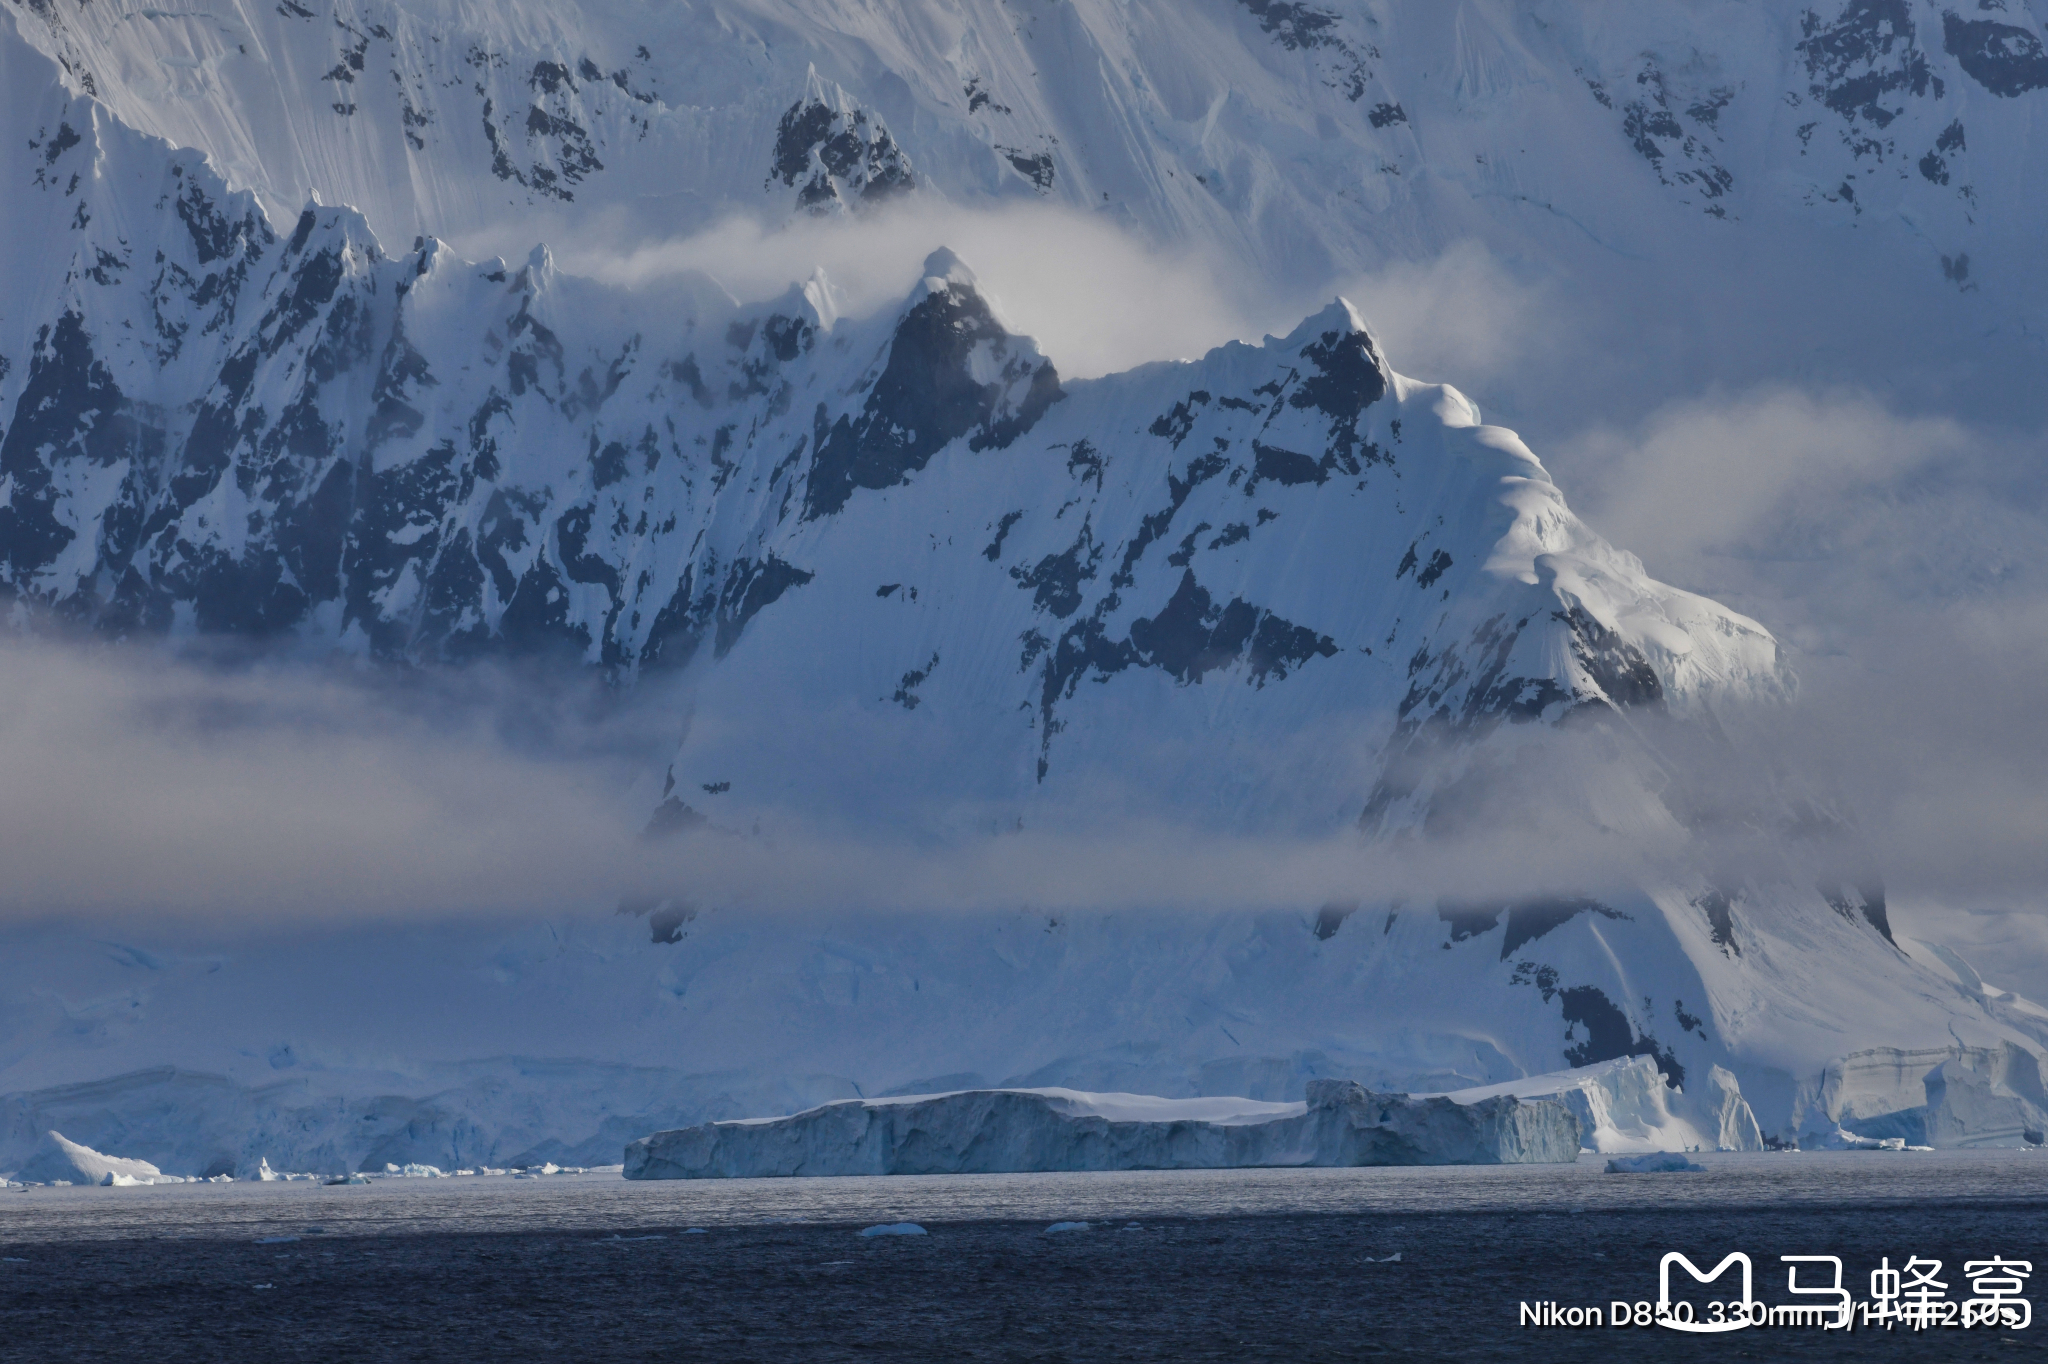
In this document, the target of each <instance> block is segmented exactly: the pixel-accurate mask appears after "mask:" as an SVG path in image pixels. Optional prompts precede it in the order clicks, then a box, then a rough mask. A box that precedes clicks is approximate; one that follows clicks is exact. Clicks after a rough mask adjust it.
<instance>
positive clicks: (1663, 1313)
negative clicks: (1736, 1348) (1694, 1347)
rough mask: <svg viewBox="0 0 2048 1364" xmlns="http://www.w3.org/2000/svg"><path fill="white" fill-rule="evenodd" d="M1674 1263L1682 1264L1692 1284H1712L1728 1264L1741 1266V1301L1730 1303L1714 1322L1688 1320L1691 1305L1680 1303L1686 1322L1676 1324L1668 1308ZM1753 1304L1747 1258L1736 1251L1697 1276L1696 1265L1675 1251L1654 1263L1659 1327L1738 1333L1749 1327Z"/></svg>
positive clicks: (1698, 1272) (1676, 1320)
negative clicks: (1722, 1314) (1723, 1313)
mask: <svg viewBox="0 0 2048 1364" xmlns="http://www.w3.org/2000/svg"><path fill="white" fill-rule="evenodd" d="M1674 1264H1681V1265H1684V1266H1685V1272H1686V1273H1688V1274H1690V1275H1692V1277H1693V1281H1694V1282H1695V1283H1712V1282H1713V1281H1714V1280H1716V1279H1718V1278H1720V1277H1721V1275H1722V1274H1723V1273H1724V1272H1726V1270H1727V1268H1728V1266H1730V1265H1732V1264H1740V1265H1741V1266H1742V1300H1741V1301H1740V1302H1734V1303H1730V1304H1729V1305H1728V1307H1727V1309H1726V1313H1725V1315H1724V1316H1722V1318H1721V1320H1718V1321H1693V1320H1690V1318H1691V1316H1692V1304H1691V1303H1681V1304H1680V1307H1681V1308H1683V1309H1684V1312H1685V1316H1686V1317H1687V1318H1688V1319H1687V1320H1685V1321H1680V1320H1679V1319H1678V1315H1677V1313H1676V1312H1674V1310H1673V1309H1672V1306H1671V1266H1672V1265H1674ZM1754 1302H1755V1299H1754V1298H1753V1297H1751V1296H1750V1264H1749V1257H1748V1256H1747V1255H1744V1254H1743V1253H1742V1252H1741V1251H1739V1250H1737V1251H1731V1252H1729V1255H1728V1258H1727V1259H1725V1260H1723V1261H1721V1263H1720V1264H1717V1265H1715V1266H1714V1268H1713V1271H1712V1272H1711V1273H1704V1274H1703V1273H1701V1272H1700V1267H1699V1266H1698V1265H1696V1264H1694V1263H1693V1262H1692V1261H1691V1260H1688V1259H1686V1258H1685V1256H1683V1255H1681V1254H1679V1253H1678V1252H1677V1251H1675V1250H1674V1251H1672V1252H1671V1253H1670V1254H1668V1255H1666V1256H1665V1257H1664V1258H1663V1259H1662V1260H1661V1261H1659V1262H1658V1265H1657V1320H1658V1321H1659V1322H1660V1323H1661V1324H1663V1325H1665V1326H1669V1327H1670V1328H1671V1329H1672V1330H1674V1331H1697V1332H1702V1333H1705V1332H1713V1331H1740V1330H1741V1329H1742V1328H1743V1327H1745V1326H1747V1325H1749V1323H1750V1308H1751V1306H1752V1304H1753V1303H1754ZM1717 1307H1718V1305H1717Z"/></svg>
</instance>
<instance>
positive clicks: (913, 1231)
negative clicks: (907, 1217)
mask: <svg viewBox="0 0 2048 1364" xmlns="http://www.w3.org/2000/svg"><path fill="white" fill-rule="evenodd" d="M860 1234H861V1235H862V1236H923V1235H924V1234H925V1229H924V1228H923V1227H920V1226H919V1225H918V1224H917V1223H915V1222H885V1223H883V1224H882V1225H881V1226H878V1227H862V1228H861V1231H860Z"/></svg>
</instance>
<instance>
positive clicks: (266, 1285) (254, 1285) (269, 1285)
mask: <svg viewBox="0 0 2048 1364" xmlns="http://www.w3.org/2000/svg"><path fill="white" fill-rule="evenodd" d="M249 1287H251V1288H255V1289H264V1288H275V1287H277V1285H276V1284H274V1283H252V1284H250V1285H249Z"/></svg>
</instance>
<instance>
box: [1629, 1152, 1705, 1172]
mask: <svg viewBox="0 0 2048 1364" xmlns="http://www.w3.org/2000/svg"><path fill="white" fill-rule="evenodd" d="M1706 1172H1707V1167H1706V1166H1704V1165H1695V1164H1694V1163H1693V1162H1691V1161H1689V1160H1687V1159H1686V1158H1685V1155H1684V1153H1683V1152H1679V1151H1652V1152H1651V1153H1650V1154H1649V1155H1646V1156H1616V1157H1615V1158H1614V1159H1612V1160H1610V1161H1608V1162H1607V1173H1608V1174H1611V1175H1676V1174H1694V1175H1698V1174H1705V1173H1706Z"/></svg>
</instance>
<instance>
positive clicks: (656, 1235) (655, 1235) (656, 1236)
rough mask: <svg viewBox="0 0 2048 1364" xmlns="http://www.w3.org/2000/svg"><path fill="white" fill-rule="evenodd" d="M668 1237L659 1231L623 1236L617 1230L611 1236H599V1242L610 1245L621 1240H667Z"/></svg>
mask: <svg viewBox="0 0 2048 1364" xmlns="http://www.w3.org/2000/svg"><path fill="white" fill-rule="evenodd" d="M667 1239H668V1237H666V1236H664V1235H662V1234H661V1233H660V1232H658V1231H657V1232H650V1233H649V1234H648V1235H646V1236H621V1235H619V1234H618V1233H617V1232H613V1233H612V1234H611V1235H610V1236H605V1237H601V1238H599V1240H598V1244H599V1245H605V1246H608V1245H612V1244H614V1243H616V1242H619V1241H666V1240H667Z"/></svg>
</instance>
